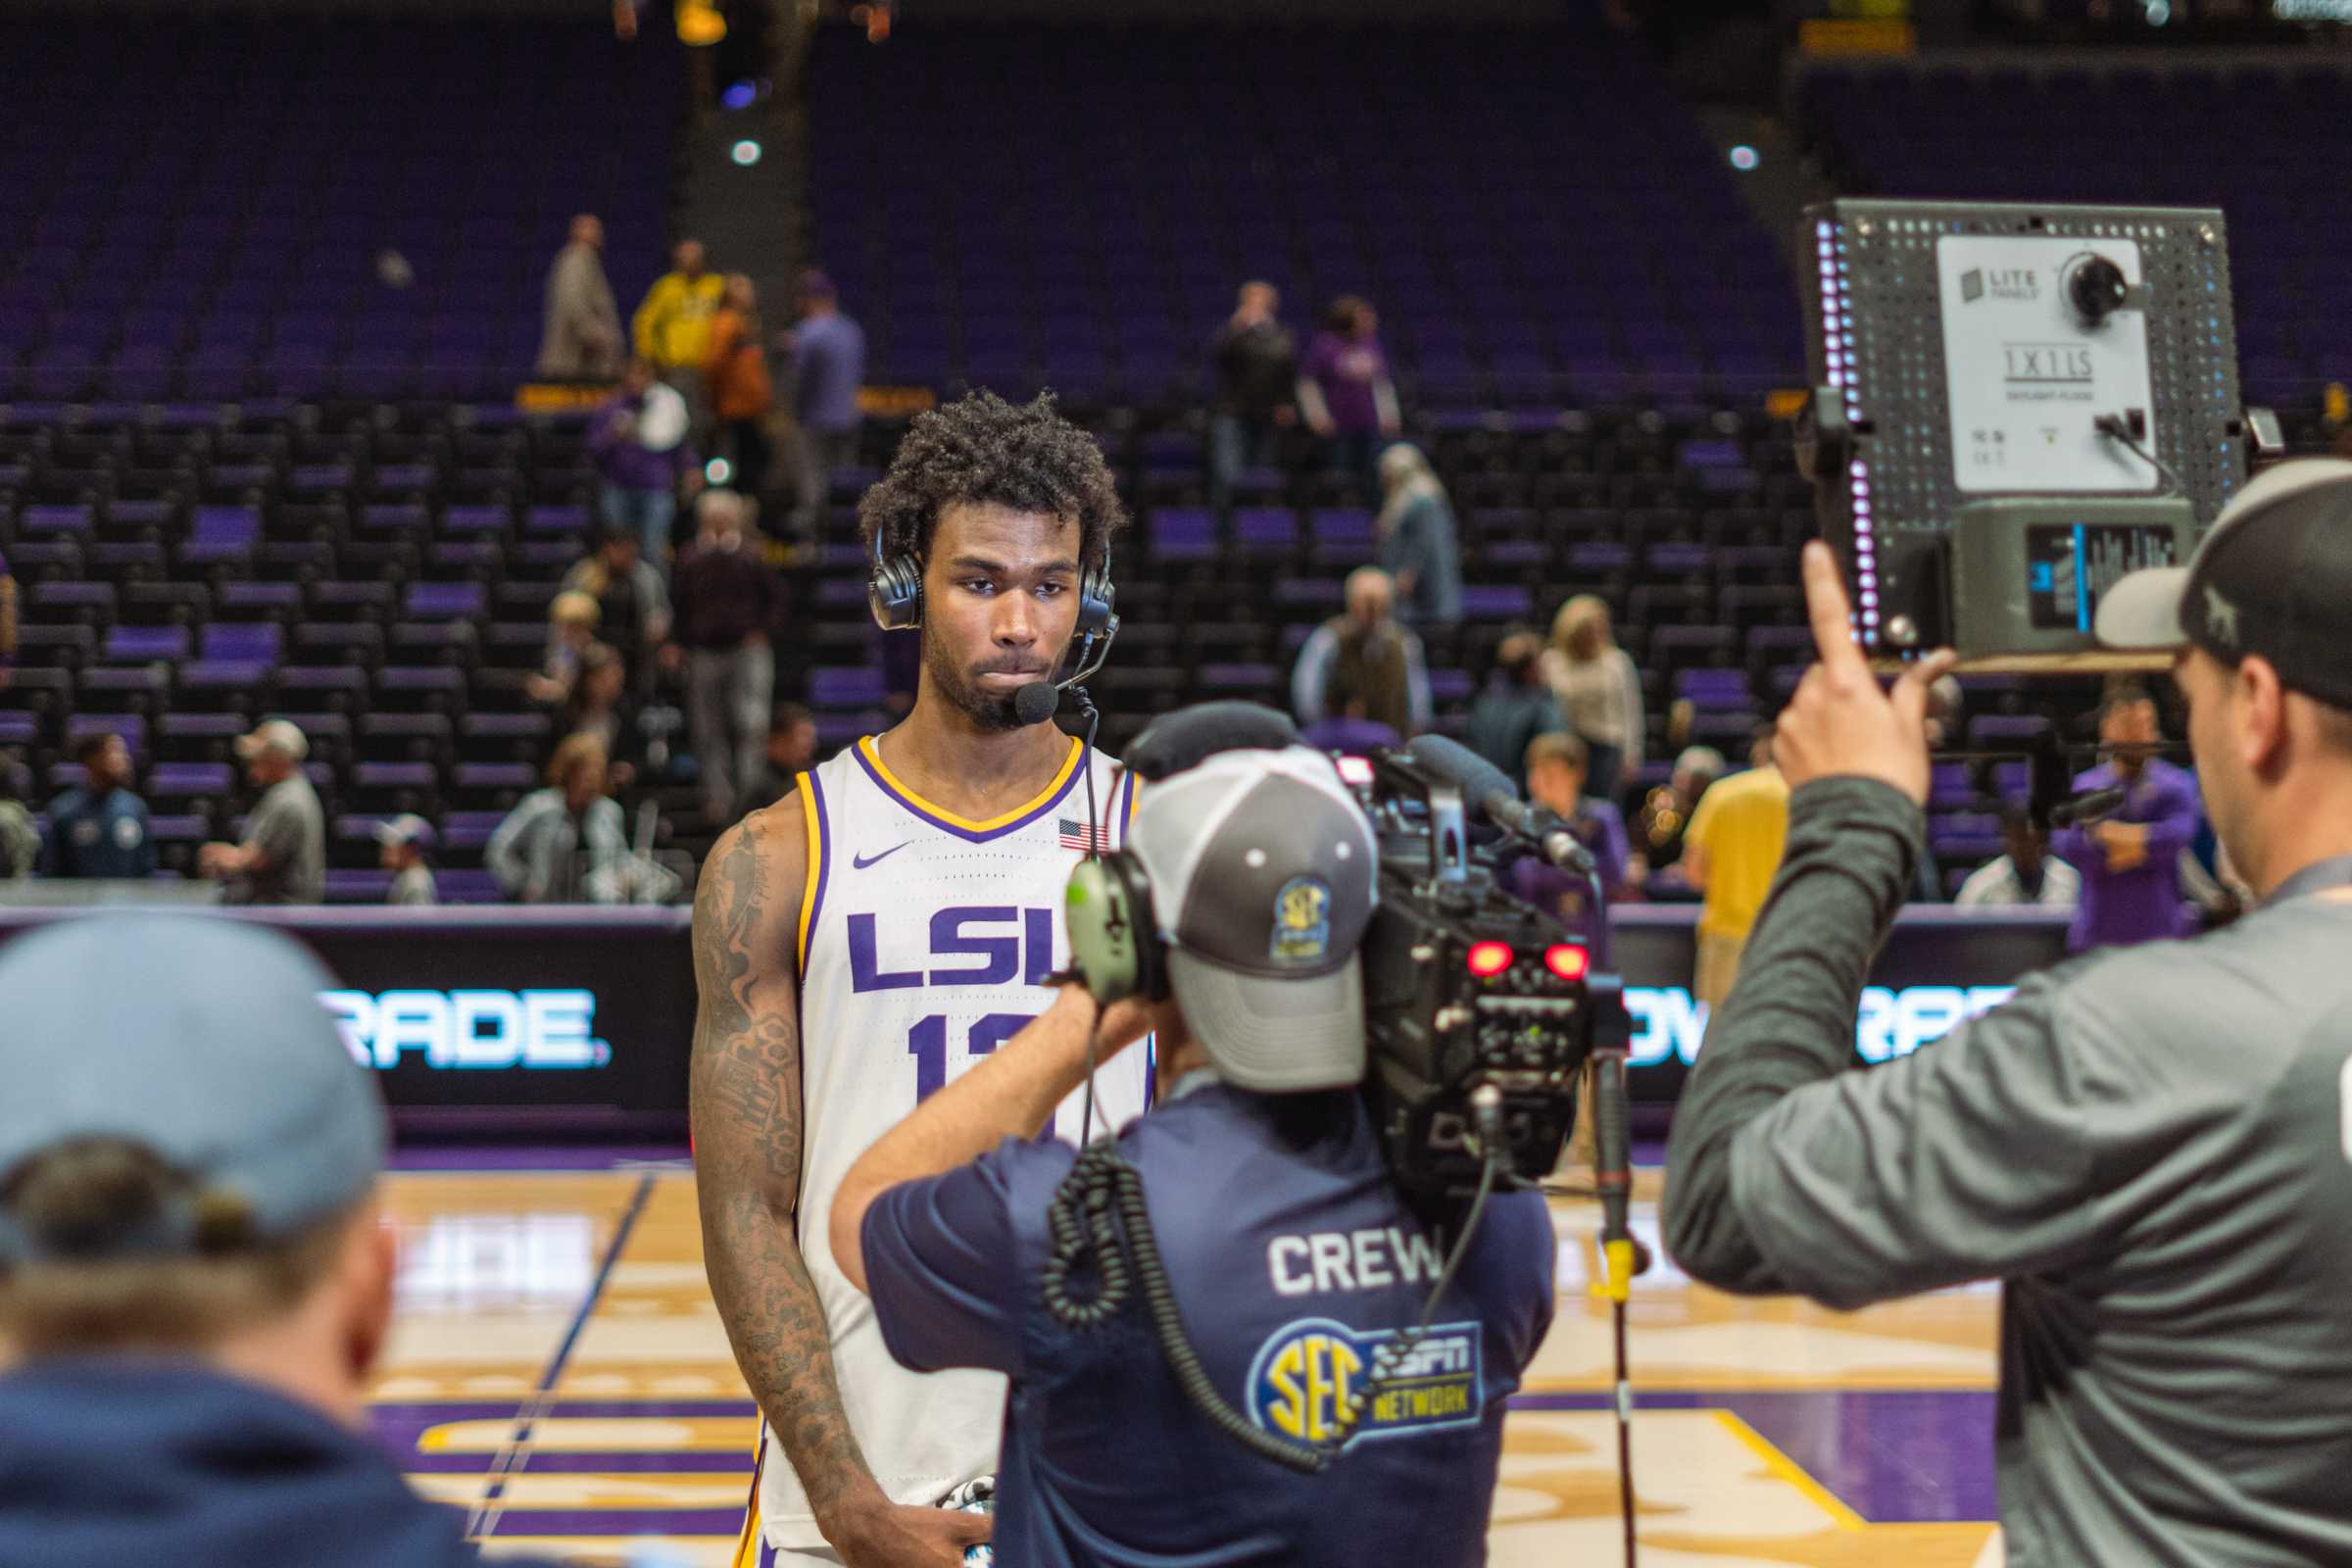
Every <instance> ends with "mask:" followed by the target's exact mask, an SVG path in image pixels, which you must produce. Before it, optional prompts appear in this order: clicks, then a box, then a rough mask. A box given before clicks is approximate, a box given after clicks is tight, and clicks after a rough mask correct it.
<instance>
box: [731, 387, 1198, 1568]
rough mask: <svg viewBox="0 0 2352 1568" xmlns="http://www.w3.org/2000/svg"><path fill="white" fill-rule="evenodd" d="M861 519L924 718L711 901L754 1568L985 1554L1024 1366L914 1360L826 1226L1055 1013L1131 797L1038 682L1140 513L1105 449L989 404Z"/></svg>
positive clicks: (1100, 606) (787, 803) (933, 424)
mask: <svg viewBox="0 0 2352 1568" xmlns="http://www.w3.org/2000/svg"><path fill="white" fill-rule="evenodd" d="M859 520H860V523H861V525H862V528H863V532H864V536H865V540H866V544H867V548H868V550H869V552H870V553H871V555H872V558H873V565H874V574H873V580H872V598H873V604H874V613H875V616H876V618H877V619H878V620H880V621H881V622H882V624H883V625H885V626H886V627H888V626H907V625H919V626H920V628H921V633H922V640H923V641H922V649H923V662H922V675H921V680H920V684H919V686H918V689H917V694H916V698H915V705H914V709H913V711H911V712H910V713H908V715H907V718H906V720H905V721H904V722H903V723H901V724H900V725H899V726H898V727H897V728H895V729H892V730H890V731H889V732H888V733H886V734H883V735H881V736H879V737H869V738H867V739H865V740H863V741H860V742H859V743H858V745H857V746H856V747H854V748H852V749H851V750H849V751H847V752H844V753H843V754H842V755H841V756H839V757H836V758H835V759H833V760H831V761H830V762H827V763H825V764H824V765H823V766H821V767H818V768H816V769H815V770H814V771H812V772H809V773H804V774H802V775H800V778H799V782H798V788H797V789H796V790H795V791H794V792H793V793H791V794H789V795H787V796H786V797H785V798H784V799H783V800H781V801H779V802H778V803H777V804H776V805H774V806H772V807H770V808H768V809H765V810H762V811H759V812H756V813H754V814H753V815H752V816H750V817H748V818H746V819H745V820H744V821H743V822H742V823H741V824H739V825H738V826H736V827H735V828H733V829H731V830H730V831H729V832H728V833H727V834H726V835H725V836H724V837H723V838H721V839H720V840H719V841H718V843H717V845H716V846H715V847H714V848H713V849H712V851H711V858H710V859H709V861H708V862H707V863H706V864H705V866H704V870H703V879H702V885H701V888H700V889H699V891H698V892H697V895H696V900H695V906H696V907H695V917H694V946H695V968H696V975H697V980H698V984H699V986H700V990H701V997H702V1006H701V1011H700V1014H699V1016H698V1019H697V1023H696V1030H695V1042H694V1071H693V1090H692V1102H693V1115H694V1132H695V1152H696V1159H697V1164H698V1168H699V1171H700V1176H701V1198H702V1216H703V1240H704V1250H705V1252H706V1254H707V1257H708V1263H709V1268H710V1273H711V1293H712V1295H713V1296H714V1297H715V1298H716V1299H717V1302H718V1310H719V1316H720V1317H721V1319H722V1320H724V1322H725V1324H726V1327H727V1334H728V1337H729V1339H730V1340H731V1341H732V1343H733V1345H734V1348H735V1358H736V1361H737V1363H738V1364H739V1365H740V1366H741V1367H742V1369H743V1375H744V1378H745V1380H746V1381H747V1382H748V1383H750V1385H751V1388H752V1393H753V1395H754V1396H755V1397H757V1398H758V1400H759V1401H760V1412H761V1414H762V1415H763V1416H764V1417H765V1418H766V1423H765V1426H764V1427H763V1429H762V1431H761V1434H760V1463H759V1470H758V1473H757V1477H756V1479H755V1481H754V1483H753V1499H752V1502H753V1506H752V1510H751V1514H750V1516H749V1517H748V1518H747V1519H746V1521H745V1525H744V1533H743V1538H742V1541H741V1544H739V1546H738V1548H737V1555H736V1559H735V1560H736V1564H737V1568H767V1565H769V1564H771V1563H847V1564H851V1565H853V1568H918V1565H920V1568H928V1565H932V1564H937V1565H940V1568H953V1565H955V1564H957V1563H959V1562H960V1561H961V1559H962V1552H963V1548H964V1546H965V1545H967V1544H972V1543H975V1542H977V1541H979V1540H982V1539H984V1538H985V1537H986V1535H987V1523H986V1521H985V1519H981V1518H977V1517H975V1516H973V1515H970V1514H962V1513H952V1512H946V1511H942V1510H941V1509H939V1508H937V1507H936V1506H934V1504H936V1503H937V1502H938V1501H939V1500H940V1499H941V1498H942V1497H943V1496H945V1495H947V1494H948V1493H949V1492H950V1491H951V1490H953V1489H954V1488H956V1486H959V1485H960V1484H962V1483H964V1482H966V1481H969V1480H971V1479H973V1478H974V1477H976V1476H980V1475H985V1474H988V1473H991V1472H992V1471H993V1470H994V1469H995V1467H996V1457H997V1442H998V1436H999V1430H1000V1426H1001V1424H1002V1420H1003V1415H1004V1404H1005V1380H1004V1379H1003V1378H1002V1377H1000V1376H997V1375H995V1374H992V1373H974V1372H951V1373H942V1374H935V1375H930V1376H924V1375H919V1374H915V1373H911V1372H907V1371H905V1370H903V1369H902V1368H901V1367H900V1366H899V1365H898V1364H897V1363H896V1362H895V1361H894V1360H893V1359H892V1358H891V1355H890V1352H889V1351H888V1350H887V1349H886V1348H884V1346H883V1343H882V1338H881V1333H880V1331H879V1329H878V1328H877V1327H876V1325H875V1321H874V1317H873V1311H872V1307H871V1304H870V1303H869V1302H868V1301H867V1299H866V1298H865V1297H864V1296H863V1295H861V1294H860V1293H859V1292H858V1290H857V1289H856V1288H855V1287H854V1286H852V1285H851V1284H850V1283H849V1281H848V1280H847V1279H846V1278H845V1277H844V1276H843V1274H842V1272H841V1270H840V1269H839V1268H837V1267H836V1266H835V1264H834V1261H833V1257H832V1251H831V1248H830V1245H829V1243H828V1241H827V1238H826V1218H827V1215H828V1214H829V1213H830V1212H831V1209H832V1203H833V1194H834V1190H835V1188H836V1187H837V1186H838V1185H839V1184H840V1181H841V1179H842V1177H843V1176H844V1175H845V1174H846V1173H847V1172H848V1170H849V1168H850V1165H851V1164H852V1162H853V1161H855V1160H856V1158H857V1157H858V1154H860V1153H862V1152H864V1151H865V1149H866V1147H867V1146H868V1145H870V1144H872V1143H873V1142H874V1140H875V1139H877V1138H879V1137H880V1136H881V1135H882V1134H883V1133H885V1132H887V1131H889V1129H890V1128H891V1127H892V1126H893V1125H895V1124H896V1123H897V1122H898V1121H900V1120H901V1119H902V1118H904V1117H905V1116H906V1115H907V1113H908V1112H910V1111H912V1110H913V1109H914V1107H915V1104H916V1103H917V1102H919V1101H920V1100H921V1099H922V1098H923V1097H924V1096H926V1095H928V1094H929V1093H931V1092H932V1091H933V1090H936V1089H938V1088H939V1087H940V1086H941V1085H942V1084H943V1083H945V1082H947V1081H948V1080H949V1079H950V1078H952V1077H955V1076H956V1075H957V1074H959V1073H961V1072H962V1071H963V1070H964V1069H965V1068H967V1067H969V1066H970V1065H971V1064H972V1062H973V1061H974V1060H975V1059H977V1058H978V1057H980V1056H983V1055H985V1054H988V1053H989V1052H991V1051H993V1050H994V1049H995V1048H996V1046H997V1045H998V1044H999V1043H1000V1042H1002V1041H1005V1040H1006V1039H1009V1038H1010V1037H1011V1036H1012V1035H1013V1034H1015V1033H1016V1032H1018V1031H1019V1029H1020V1028H1021V1026H1022V1025H1023V1024H1025V1023H1027V1022H1028V1021H1029V1020H1030V1018H1032V1017H1033V1016H1035V1015H1036V1014H1037V1013H1039V1012H1041V1011H1043V1010H1044V1008H1045V1005H1046V1004H1047V1002H1048V1001H1049V1000H1050V999H1051V997H1052V993H1051V992H1050V991H1048V990H1046V989H1045V988H1044V987H1043V986H1042V985H1041V982H1042V981H1043V980H1044V979H1045V978H1046V976H1047V975H1048V974H1050V973H1052V972H1053V971H1054V969H1056V968H1058V967H1059V966H1060V964H1061V962H1062V959H1063V955H1062V954H1061V953H1060V952H1059V951H1058V949H1059V946H1060V944H1062V943H1063V942H1064V941H1065V940H1066V939H1065V938H1064V937H1063V936H1062V934H1061V933H1062V919H1061V914H1060V908H1061V901H1062V896H1063V890H1064V888H1065V886H1066V884H1067V883H1068V881H1069V875H1070V869H1071V866H1072V865H1073V864H1074V863H1075V861H1076V860H1077V858H1079V855H1080V853H1081V849H1082V847H1083V846H1084V845H1085V844H1086V843H1087V842H1088V836H1089V834H1090V833H1099V834H1100V835H1101V842H1102V844H1103V848H1106V849H1107V848H1111V847H1113V846H1115V845H1116V844H1117V843H1118V842H1120V841H1121V840H1122V839H1123V838H1124V835H1125V827H1126V824H1127V822H1128V820H1129V819H1130V817H1131V816H1132V814H1133V810H1134V804H1135V802H1134V793H1135V792H1134V788H1133V782H1132V778H1131V777H1129V776H1125V775H1122V774H1121V772H1120V771H1119V770H1118V769H1117V768H1116V767H1115V766H1113V765H1112V764H1111V763H1110V762H1108V761H1107V760H1104V759H1103V758H1101V757H1098V756H1089V755H1085V754H1084V748H1082V747H1081V745H1080V744H1079V743H1078V742H1076V741H1073V740H1071V739H1070V738H1068V737H1066V736H1064V735H1063V734H1062V733H1061V732H1060V731H1059V730H1058V729H1056V728H1055V727H1054V725H1053V724H1052V723H1051V722H1049V721H1047V720H1048V718H1049V716H1050V714H1051V712H1052V708H1053V705H1052V704H1051V703H1050V702H1045V701H1041V700H1040V699H1041V698H1042V697H1043V696H1044V693H1043V692H1040V693H1033V694H1032V695H1031V696H1030V697H1029V698H1027V699H1026V700H1022V699H1021V698H1020V695H1019V694H1020V693H1021V692H1022V691H1023V689H1024V688H1026V687H1038V686H1041V685H1045V686H1047V687H1048V689H1049V690H1050V688H1051V685H1052V684H1054V683H1059V682H1061V681H1063V680H1066V679H1069V678H1071V677H1072V676H1073V675H1074V674H1075V673H1077V671H1078V668H1079V662H1080V660H1082V659H1088V658H1090V657H1091V658H1099V656H1100V652H1101V650H1102V649H1103V647H1104V646H1106V643H1107V628H1106V627H1105V626H1104V625H1103V622H1104V621H1105V620H1107V618H1108V604H1107V600H1108V574H1107V565H1108V560H1109V547H1110V536H1111V534H1112V533H1113V532H1114V531H1115V530H1116V529H1117V528H1118V527H1119V526H1121V525H1122V524H1123V523H1124V521H1125V520H1126V519H1125V515H1124V514H1123V513H1122V511H1121V509H1120V506H1119V501H1118V496H1117V494H1116V492H1115V490H1114V489H1113V486H1112V480H1111V475H1110V471H1109V468H1108V467H1107V466H1105V465H1104V463H1103V458H1102V454H1101V453H1100V452H1099V451H1098V450H1097V449H1096V447H1095V444H1094V442H1093V440H1092V439H1091V438H1090V437H1089V436H1087V435H1086V434H1085V432H1083V431H1081V430H1079V429H1078V428H1077V427H1075V426H1074V425H1071V424H1069V423H1067V422H1066V421H1064V420H1063V419H1061V418H1059V417H1057V416H1055V415H1054V412H1053V406H1052V404H1051V402H1050V401H1049V400H1046V399H1040V400H1039V401H1038V402H1036V403H1034V404H1031V405H1028V406H1027V407H1020V408H1016V407H1014V406H1012V405H1010V404H1007V403H1005V402H1004V401H1003V400H1001V399H999V398H997V397H995V396H993V395H991V394H988V393H980V394H976V395H974V396H973V397H970V398H966V399H964V400H963V401H961V402H959V403H956V404H952V405H950V406H949V407H947V408H945V409H942V410H940V411H939V412H937V413H935V414H929V415H925V416H923V417H921V418H919V419H917V420H916V421H915V422H914V426H913V428H912V429H911V430H910V431H909V432H908V433H907V440H906V443H905V444H904V446H902V447H901V449H900V451H899V455H898V458H897V460H896V461H895V462H893V463H892V465H891V466H890V471H889V472H888V473H886V474H885V475H884V476H883V478H882V480H881V482H880V483H878V484H876V485H875V486H874V488H873V489H872V490H870V491H869V492H867V494H866V497H865V500H864V502H863V504H862V505H861V506H860V508H859ZM1082 590H1087V591H1085V592H1082ZM1082 600H1084V601H1085V602H1086V603H1085V605H1084V607H1083V609H1082V603H1081V602H1082ZM1023 710H1026V712H1024V711H1023ZM1090 775H1091V784H1092V792H1093V796H1094V799H1095V800H1096V801H1098V802H1099V803H1100V808H1101V812H1102V820H1101V823H1100V825H1097V823H1096V818H1095V808H1094V807H1093V806H1090V804H1089V784H1090ZM1150 1070H1151V1069H1150V1064H1149V1063H1148V1061H1146V1060H1145V1059H1144V1054H1143V1053H1133V1054H1130V1055H1127V1056H1121V1057H1119V1058H1117V1059H1116V1060H1115V1061H1112V1062H1110V1063H1108V1064H1106V1065H1105V1066H1104V1067H1103V1070H1102V1072H1101V1073H1100V1074H1098V1078H1097V1083H1096V1086H1095V1088H1096V1110H1097V1113H1098V1116H1100V1117H1105V1118H1107V1121H1108V1123H1109V1124H1110V1125H1112V1126H1115V1125H1117V1124H1118V1123H1120V1122H1123V1121H1125V1120H1127V1119H1129V1118H1131V1117H1133V1116H1135V1115H1137V1114H1139V1113H1141V1111H1142V1110H1143V1108H1144V1103H1145V1085H1146V1083H1147V1081H1148V1078H1149V1074H1150ZM1078 1099H1079V1097H1075V1096H1074V1097H1073V1099H1072V1103H1069V1104H1065V1105H1063V1106H1062V1107H1061V1109H1060V1111H1059V1113H1058V1114H1057V1116H1056V1119H1055V1124H1054V1130H1055V1131H1056V1132H1057V1133H1058V1134H1059V1135H1060V1136H1061V1137H1064V1138H1069V1139H1079V1138H1082V1137H1083V1136H1084V1130H1083V1129H1082V1128H1081V1126H1080V1116H1081V1113H1080V1110H1079V1107H1078V1104H1077V1101H1078Z"/></svg>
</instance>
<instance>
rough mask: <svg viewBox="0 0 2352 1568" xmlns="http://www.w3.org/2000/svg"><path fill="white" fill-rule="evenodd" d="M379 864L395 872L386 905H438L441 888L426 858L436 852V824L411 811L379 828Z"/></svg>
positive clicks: (388, 889)
mask: <svg viewBox="0 0 2352 1568" xmlns="http://www.w3.org/2000/svg"><path fill="white" fill-rule="evenodd" d="M375 842H376V845H377V847H378V848H379V850H380V851H381V854H380V855H379V857H378V858H377V863H378V864H379V865H381V866H382V867H383V868H384V869H385V870H387V871H389V872H391V873H392V886H391V887H389V888H387V889H386V890H385V892H384V902H385V903H386V904H439V903H440V902H441V889H440V888H439V886H437V885H436V884H435V883H434V881H433V868H432V865H431V863H430V862H429V861H428V860H427V859H426V858H425V857H427V856H428V855H430V854H432V850H433V825H432V823H430V822H427V821H426V820H425V819H424V818H423V817H421V816H418V815H417V813H416V812H414V811H411V812H409V813H408V814H407V815H405V816H396V817H394V818H393V819H392V820H391V821H389V822H381V823H378V824H377V825H376V829H375Z"/></svg>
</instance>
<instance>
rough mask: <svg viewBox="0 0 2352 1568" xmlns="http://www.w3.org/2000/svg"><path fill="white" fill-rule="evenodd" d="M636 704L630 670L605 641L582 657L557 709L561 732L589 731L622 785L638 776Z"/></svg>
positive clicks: (566, 734)
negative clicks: (577, 674)
mask: <svg viewBox="0 0 2352 1568" xmlns="http://www.w3.org/2000/svg"><path fill="white" fill-rule="evenodd" d="M636 720H637V711H636V705H635V704H634V703H632V702H631V701H630V700H629V689H628V672H627V667H626V666H625V665H624V664H623V663H622V662H621V658H620V656H619V655H618V654H616V653H614V652H613V650H612V649H610V648H608V647H606V646H605V645H604V644H603V643H598V644H597V645H596V646H595V647H593V648H591V649H589V650H588V652H587V654H586V655H585V656H584V657H583V658H582V659H581V660H580V678H579V679H578V680H577V681H576V682H574V683H573V685H572V688H571V696H570V697H569V698H568V699H566V700H565V702H564V706H563V707H562V708H560V709H558V710H557V711H556V725H557V729H558V731H559V733H560V735H562V736H572V735H586V736H589V737H590V738H592V739H593V740H595V742H596V743H597V744H598V745H599V746H602V747H603V748H604V749H605V757H606V759H607V760H609V761H610V762H611V763H612V764H613V765H612V773H613V775H614V776H616V778H617V780H618V784H619V787H621V788H624V789H625V788H627V787H628V784H629V781H630V780H631V779H632V778H634V777H635V773H636V769H635V766H634V763H635V759H636V751H637V748H636V737H637V723H636Z"/></svg>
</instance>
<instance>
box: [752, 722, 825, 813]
mask: <svg viewBox="0 0 2352 1568" xmlns="http://www.w3.org/2000/svg"><path fill="white" fill-rule="evenodd" d="M815 765H816V715H815V714H813V713H811V712H809V710H807V709H806V708H803V707H802V706H801V705H800V704H798V703H785V704H782V705H781V706H779V707H778V708H777V709H776V711H775V713H774V715H773V716H772V717H770V718H769V719H768V721H767V756H766V759H765V760H764V761H762V762H761V763H760V773H759V776H758V777H757V778H755V779H754V780H753V781H752V787H751V789H750V791H749V792H748V794H747V795H746V796H745V803H746V804H747V805H748V806H752V807H760V806H773V805H774V804H775V803H776V802H778V801H780V800H782V799H783V798H784V797H785V796H787V795H789V794H791V793H792V792H793V790H794V788H795V787H796V785H795V780H797V779H798V778H799V777H800V775H801V774H803V773H806V772H808V771H809V769H810V768H812V767H814V766H815Z"/></svg>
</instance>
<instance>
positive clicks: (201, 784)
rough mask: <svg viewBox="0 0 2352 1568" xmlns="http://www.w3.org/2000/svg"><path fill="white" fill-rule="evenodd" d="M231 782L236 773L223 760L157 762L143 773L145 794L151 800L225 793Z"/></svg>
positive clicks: (231, 786)
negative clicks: (145, 786)
mask: <svg viewBox="0 0 2352 1568" xmlns="http://www.w3.org/2000/svg"><path fill="white" fill-rule="evenodd" d="M235 786H236V776H235V774H234V772H233V771H232V770H231V769H230V768H229V766H228V764H227V763H225V762H158V763H156V764H155V766H154V767H153V768H151V769H149V771H148V774H147V794H148V796H149V797H150V798H151V799H155V800H184V799H186V798H188V797H191V796H225V795H227V794H229V793H230V791H232V790H233V789H234V788H235Z"/></svg>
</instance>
